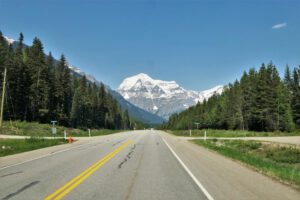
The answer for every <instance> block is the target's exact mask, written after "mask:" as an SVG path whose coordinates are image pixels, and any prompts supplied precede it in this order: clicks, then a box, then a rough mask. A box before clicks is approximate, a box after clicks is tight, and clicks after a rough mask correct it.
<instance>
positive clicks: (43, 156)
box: [0, 144, 87, 171]
mask: <svg viewBox="0 0 300 200" xmlns="http://www.w3.org/2000/svg"><path fill="white" fill-rule="evenodd" d="M84 145H87V144H81V145H79V146H76V147H71V148H67V149H63V150H59V151H56V152H54V153H47V154H45V155H42V156H38V157H35V158H32V159H28V160H25V161H22V162H19V163H15V164H12V165H8V166H4V167H1V168H0V171H1V170H3V169H7V168H10V167H14V166H18V165H22V164H24V163H28V162H31V161H35V160H38V159H41V158H45V157H48V156H52V155H55V154H58V153H63V152H65V151H69V150H72V149H76V148H80V147H82V146H84Z"/></svg>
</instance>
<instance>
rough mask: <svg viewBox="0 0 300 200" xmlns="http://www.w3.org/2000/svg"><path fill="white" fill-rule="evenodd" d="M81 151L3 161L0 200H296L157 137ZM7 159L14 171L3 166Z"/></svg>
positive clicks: (125, 137)
mask: <svg viewBox="0 0 300 200" xmlns="http://www.w3.org/2000/svg"><path fill="white" fill-rule="evenodd" d="M78 144H80V145H78ZM78 144H76V143H75V144H71V145H69V144H68V145H69V146H68V145H64V146H60V147H59V146H58V147H51V148H49V149H51V151H50V153H47V154H45V155H43V156H39V157H37V158H36V159H34V158H32V159H31V160H27V161H26V160H25V161H24V160H23V161H21V160H22V159H21V158H20V156H18V160H15V159H14V158H15V157H14V156H11V158H10V157H8V158H5V159H0V199H2V200H14V199H21V200H24V199H25V200H27V199H28V200H35V199H47V200H50V199H70V200H71V199H72V200H77V199H78V200H82V199H84V200H88V199H95V200H96V199H97V200H100V199H101V200H102V199H108V200H110V199H112V200H115V199H116V200H119V199H120V200H123V199H124V200H127V199H131V200H135V199H136V200H148V199H149V200H150V199H151V200H155V199H162V200H168V199H170V200H176V199H178V200H183V199H184V200H189V199H197V200H202V199H203V200H204V199H210V200H213V199H215V200H217V199H238V200H241V199H300V193H299V191H297V190H294V189H292V188H290V187H288V186H286V185H283V184H281V183H279V182H277V181H274V180H272V179H271V178H269V177H265V176H263V175H261V174H259V173H257V172H255V171H253V170H251V169H248V168H247V167H245V166H242V165H240V164H239V163H236V162H234V161H232V160H230V159H227V158H225V157H222V156H220V155H218V154H216V153H214V152H211V151H208V150H206V149H204V148H202V147H199V146H196V145H195V144H192V143H190V142H188V141H186V140H180V139H179V138H176V137H175V136H171V135H169V134H167V133H165V132H161V131H151V130H145V131H131V132H125V133H118V134H114V135H110V136H102V137H95V138H91V139H89V140H87V141H86V142H81V143H78ZM72 145H74V146H72ZM76 145H77V146H76ZM55 148H57V149H59V151H55V150H54V149H55ZM62 148H66V150H62ZM42 151H45V150H37V151H36V152H32V153H27V154H24V156H25V155H26V156H25V157H26V159H28V156H29V155H35V156H37V153H39V152H42ZM16 156H17V155H16ZM9 159H11V160H13V161H14V162H16V163H11V164H10V165H5V163H4V161H5V162H8V161H9Z"/></svg>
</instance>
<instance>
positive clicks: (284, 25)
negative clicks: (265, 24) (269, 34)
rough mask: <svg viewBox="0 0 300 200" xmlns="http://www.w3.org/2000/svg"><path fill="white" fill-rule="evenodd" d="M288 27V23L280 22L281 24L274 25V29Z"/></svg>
mask: <svg viewBox="0 0 300 200" xmlns="http://www.w3.org/2000/svg"><path fill="white" fill-rule="evenodd" d="M285 27H287V23H286V22H284V23H280V24H275V25H274V26H272V29H280V28H285Z"/></svg>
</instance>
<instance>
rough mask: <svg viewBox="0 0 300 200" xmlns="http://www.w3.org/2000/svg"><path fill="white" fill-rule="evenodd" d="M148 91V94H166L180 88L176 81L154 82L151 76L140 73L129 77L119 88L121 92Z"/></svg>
mask: <svg viewBox="0 0 300 200" xmlns="http://www.w3.org/2000/svg"><path fill="white" fill-rule="evenodd" d="M140 88H144V89H146V90H147V91H148V92H151V91H152V90H153V91H156V92H160V93H164V94H168V93H171V91H172V90H174V89H176V88H179V85H178V84H177V83H176V82H175V81H162V80H154V79H152V78H151V77H150V76H149V75H147V74H144V73H140V74H137V75H135V76H131V77H128V78H126V79H124V81H123V82H122V83H121V85H120V86H119V88H118V90H119V91H128V90H138V89H140Z"/></svg>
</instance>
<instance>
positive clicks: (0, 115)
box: [0, 68, 6, 128]
mask: <svg viewBox="0 0 300 200" xmlns="http://www.w3.org/2000/svg"><path fill="white" fill-rule="evenodd" d="M5 88H6V68H4V77H3V85H2V99H1V113H0V128H2V121H3V107H4V98H5Z"/></svg>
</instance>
